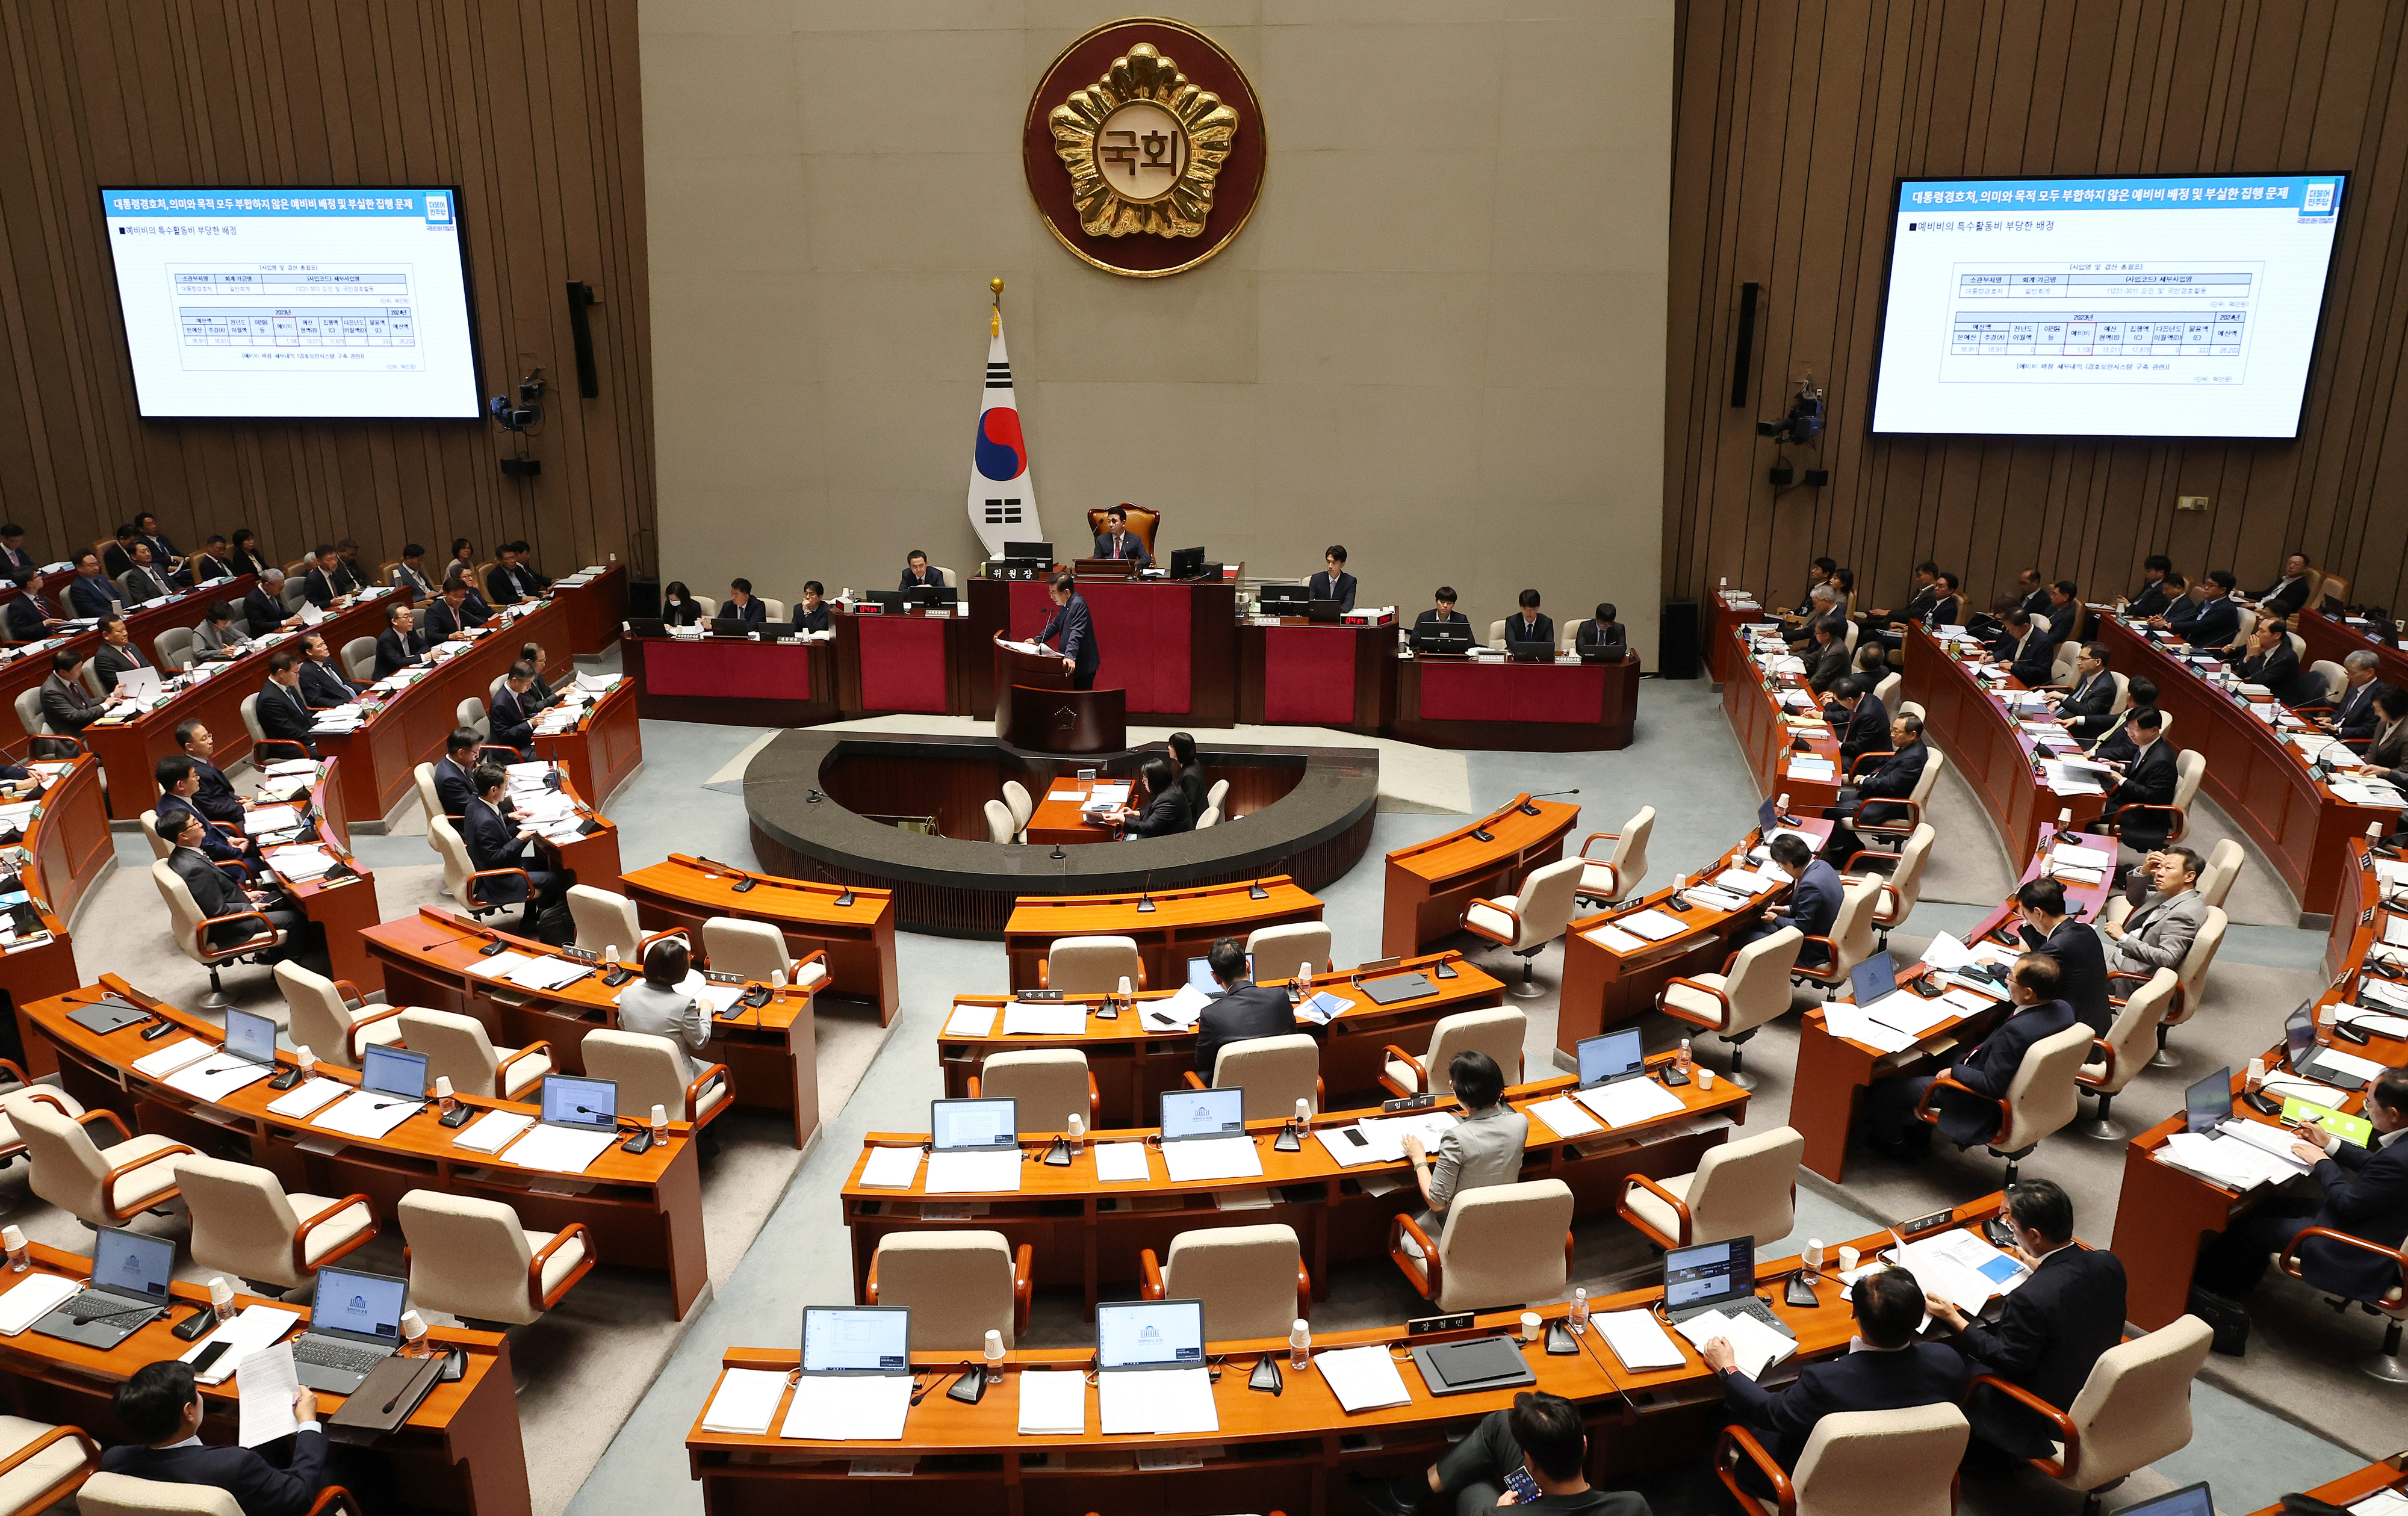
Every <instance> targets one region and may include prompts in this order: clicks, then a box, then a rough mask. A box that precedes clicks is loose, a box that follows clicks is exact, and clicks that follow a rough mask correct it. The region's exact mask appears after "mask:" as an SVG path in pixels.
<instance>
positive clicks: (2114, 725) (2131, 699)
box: [2084, 674, 2157, 765]
mask: <svg viewBox="0 0 2408 1516" xmlns="http://www.w3.org/2000/svg"><path fill="white" fill-rule="evenodd" d="M2156 706H2157V680H2155V679H2151V678H2149V677H2148V676H2147V675H2145V674H2135V675H2133V676H2132V677H2131V678H2130V679H2128V680H2126V681H2125V684H2124V713H2123V714H2122V715H2120V716H2117V717H2115V718H2114V720H2112V721H2110V722H2108V723H2107V730H2106V731H2104V732H2102V733H2100V735H2099V737H2097V738H2096V739H2094V740H2093V741H2092V742H2091V744H2090V746H2089V747H2088V748H2086V749H2085V750H2084V751H2085V752H2086V753H2088V754H2089V756H2091V757H2093V758H2096V759H2098V760H2099V761H2100V763H2102V764H2115V765H2123V764H2128V763H2130V762H2131V761H2132V760H2133V759H2134V758H2136V757H2138V756H2139V755H2140V751H2141V750H2140V747H2139V745H2138V744H2137V743H2135V742H2134V741H2133V740H2132V718H2133V717H2134V716H2136V715H2138V714H2140V713H2141V712H2142V711H2143V710H2149V709H2153V708H2156Z"/></svg>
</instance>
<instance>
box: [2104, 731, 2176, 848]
mask: <svg viewBox="0 0 2408 1516" xmlns="http://www.w3.org/2000/svg"><path fill="white" fill-rule="evenodd" d="M2131 714H2132V720H2131V723H2130V725H2131V730H2132V745H2133V749H2134V751H2133V755H2132V759H2131V761H2130V762H2129V763H2128V764H2126V765H2124V777H2123V779H2121V780H2120V781H2118V782H2117V784H2116V786H2115V787H2114V789H2112V790H2110V791H2108V792H2107V803H2106V808H2105V809H2104V810H2102V811H2101V812H2100V817H2099V820H2100V822H2101V823H2102V824H2105V825H2108V826H2113V827H2114V828H2115V829H2116V834H2117V836H2118V837H2121V838H2122V839H2123V841H2124V844H2125V846H2127V847H2129V848H2131V849H2133V850H2135V851H2140V852H2147V851H2150V850H2152V849H2155V848H2162V847H2164V846H2165V845H2166V835H2167V834H2168V833H2169V832H2171V831H2172V830H2173V819H2172V815H2171V812H2168V811H2163V810H2148V809H2143V807H2148V806H2171V805H2172V804H2173V801H2174V782H2175V773H2174V750H2173V749H2172V748H2171V746H2170V745H2168V744H2167V742H2166V741H2165V740H2164V737H2163V736H2162V734H2163V732H2164V729H2165V724H2166V719H2165V717H2163V716H2162V715H2160V714H2158V712H2157V708H2156V707H2154V706H2152V707H2150V708H2147V709H2144V710H2136V711H2133V712H2132V713H2131Z"/></svg>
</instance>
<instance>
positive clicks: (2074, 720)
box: [2057, 642, 2115, 742]
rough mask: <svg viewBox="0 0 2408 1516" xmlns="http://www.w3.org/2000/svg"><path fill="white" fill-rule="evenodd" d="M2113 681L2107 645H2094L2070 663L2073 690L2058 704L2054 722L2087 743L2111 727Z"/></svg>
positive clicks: (2113, 701)
mask: <svg viewBox="0 0 2408 1516" xmlns="http://www.w3.org/2000/svg"><path fill="white" fill-rule="evenodd" d="M2114 707H2115V680H2114V678H2113V677H2112V676H2110V675H2109V674H2108V672H2107V644H2105V643H2104V642H2093V643H2091V644H2090V645H2089V646H2087V647H2085V648H2084V649H2083V650H2082V656H2081V657H2079V658H2077V659H2075V660H2074V661H2073V688H2072V689H2071V690H2070V691H2068V692H2067V693H2066V694H2064V695H2063V696H2062V697H2061V698H2059V699H2058V701H2057V720H2058V721H2061V722H2064V723H2065V726H2066V730H2068V731H2070V732H2071V733H2072V734H2073V735H2074V736H2075V737H2080V738H2082V739H2083V740H2084V741H2085V742H2086V741H2088V740H2090V739H2091V738H2093V737H2098V736H2100V734H2102V733H2104V732H2105V731H2106V730H2107V728H2108V727H2110V726H2112V725H2114V721H2115V718H2114V716H2113V715H2111V714H2109V712H2111V711H2113V710H2114Z"/></svg>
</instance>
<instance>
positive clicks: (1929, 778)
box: [1848, 701, 1948, 868]
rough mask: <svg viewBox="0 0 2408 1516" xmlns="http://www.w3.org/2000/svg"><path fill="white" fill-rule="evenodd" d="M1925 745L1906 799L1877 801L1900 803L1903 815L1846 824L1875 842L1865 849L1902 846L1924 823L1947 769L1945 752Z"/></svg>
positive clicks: (1860, 838)
mask: <svg viewBox="0 0 2408 1516" xmlns="http://www.w3.org/2000/svg"><path fill="white" fill-rule="evenodd" d="M1908 705H1909V708H1913V702H1912V701H1910V702H1909V703H1908ZM1922 714H1923V713H1922V712H1921V711H1920V710H1915V711H1914V715H1915V717H1916V719H1918V720H1920V719H1922ZM1924 747H1925V750H1926V751H1925V752H1924V755H1923V772H1922V773H1921V774H1920V775H1918V776H1916V778H1915V780H1914V789H1913V790H1910V791H1908V792H1907V796H1906V798H1905V799H1903V800H1887V799H1885V800H1882V801H1880V802H1878V804H1881V805H1885V806H1903V807H1905V808H1906V814H1905V815H1904V816H1902V817H1899V819H1898V820H1896V821H1887V822H1868V821H1864V820H1862V819H1861V818H1859V819H1858V820H1856V821H1852V822H1849V823H1848V826H1849V828H1850V830H1852V831H1854V832H1855V833H1856V838H1857V840H1858V841H1860V842H1866V843H1870V844H1873V845H1874V846H1872V847H1871V848H1870V849H1869V850H1868V851H1887V850H1886V849H1884V848H1882V847H1881V846H1880V845H1881V844H1887V848H1888V849H1902V848H1904V847H1905V846H1906V844H1907V841H1908V840H1909V839H1910V838H1912V837H1914V829H1915V828H1916V827H1918V826H1920V825H1922V824H1923V818H1924V817H1925V815H1927V814H1928V812H1929V811H1930V809H1931V792H1932V791H1933V790H1935V789H1937V788H1938V787H1939V784H1940V776H1942V774H1945V773H1947V772H1948V755H1947V754H1946V753H1944V752H1942V751H1940V750H1939V749H1938V748H1936V747H1933V746H1931V744H1930V743H1928V742H1926V743H1925V744H1924ZM1863 856H1864V854H1863V853H1858V854H1857V857H1863ZM1848 866H1850V867H1851V868H1853V867H1855V866H1856V859H1853V858H1852V859H1850V860H1849V861H1848Z"/></svg>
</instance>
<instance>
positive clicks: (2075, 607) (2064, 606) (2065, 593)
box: [2040, 579, 2082, 643]
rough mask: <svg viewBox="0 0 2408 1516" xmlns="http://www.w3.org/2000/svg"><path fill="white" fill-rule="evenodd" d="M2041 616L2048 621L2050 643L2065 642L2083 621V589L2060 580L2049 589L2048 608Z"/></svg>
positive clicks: (2070, 581) (2068, 581) (2065, 580)
mask: <svg viewBox="0 0 2408 1516" xmlns="http://www.w3.org/2000/svg"><path fill="white" fill-rule="evenodd" d="M2040 614H2041V615H2042V616H2044V617H2046V618H2047V620H2048V639H2049V641H2051V642H2052V643H2056V642H2063V641H2064V640H2065V639H2066V638H2067V637H2070V636H2072V635H2073V631H2074V628H2075V626H2077V625H2078V624H2079V623H2080V622H2081V621H2082V587H2081V586H2080V585H2078V584H2076V583H2074V582H2073V581H2072V580H2071V579H2058V580H2057V582H2056V583H2055V584H2052V585H2050V586H2049V587H2048V608H2047V609H2046V610H2043V611H2042V612H2040Z"/></svg>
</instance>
